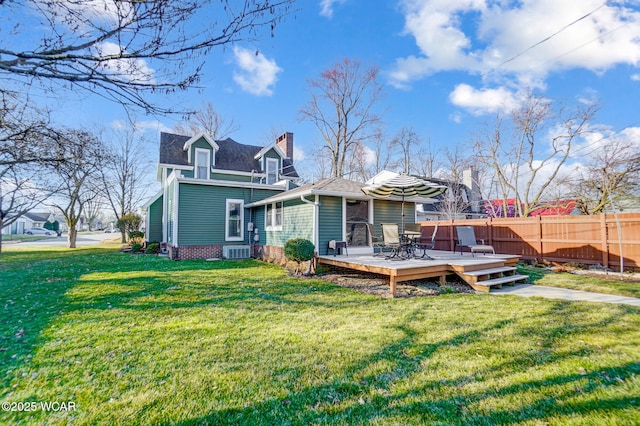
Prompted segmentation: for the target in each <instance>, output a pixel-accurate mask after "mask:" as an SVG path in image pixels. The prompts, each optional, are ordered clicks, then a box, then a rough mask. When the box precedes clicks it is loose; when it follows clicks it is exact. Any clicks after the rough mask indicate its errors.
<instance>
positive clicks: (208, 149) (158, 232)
mask: <svg viewBox="0 0 640 426" xmlns="http://www.w3.org/2000/svg"><path fill="white" fill-rule="evenodd" d="M157 178H158V180H159V181H160V183H161V190H160V192H158V194H156V195H155V196H154V197H152V198H151V199H150V200H149V201H148V202H147V203H146V204H145V206H144V208H145V209H146V227H145V229H146V239H147V241H149V242H152V241H157V242H160V243H161V245H162V247H163V249H164V250H166V252H167V253H168V255H169V257H170V258H172V259H176V260H177V259H194V258H220V257H249V256H250V255H251V254H252V253H251V250H252V248H253V243H254V242H255V232H254V229H255V227H254V226H253V221H254V218H253V217H252V210H250V209H248V208H247V207H246V206H247V205H249V204H251V203H254V202H256V201H259V200H262V199H265V198H268V197H271V196H274V195H277V194H281V193H283V192H285V191H287V190H290V189H292V188H294V187H295V184H294V181H295V180H297V179H298V174H297V172H296V170H295V168H294V166H293V134H292V133H284V134H283V135H282V136H280V137H278V138H277V139H276V141H275V142H274V143H273V144H271V145H268V146H266V147H261V146H254V145H244V144H240V143H238V142H236V141H234V140H233V139H230V138H227V139H225V140H213V139H212V138H211V137H210V136H209V135H207V134H199V135H196V136H193V137H189V136H182V135H175V134H171V133H161V136H160V155H159V164H158V170H157Z"/></svg>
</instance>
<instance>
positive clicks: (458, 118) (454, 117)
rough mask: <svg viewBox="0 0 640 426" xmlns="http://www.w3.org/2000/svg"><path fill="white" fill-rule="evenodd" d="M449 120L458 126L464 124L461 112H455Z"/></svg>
mask: <svg viewBox="0 0 640 426" xmlns="http://www.w3.org/2000/svg"><path fill="white" fill-rule="evenodd" d="M449 120H451V121H453V122H454V123H456V124H460V123H462V114H460V113H459V112H454V113H453V114H451V115H449Z"/></svg>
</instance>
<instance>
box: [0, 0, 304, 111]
mask: <svg viewBox="0 0 640 426" xmlns="http://www.w3.org/2000/svg"><path fill="white" fill-rule="evenodd" d="M293 2H294V0H276V1H269V0H246V1H241V2H240V1H230V0H222V1H218V0H201V1H189V0H154V1H136V0H100V1H97V0H96V1H86V0H67V1H58V0H24V1H7V2H5V1H0V7H1V8H2V11H3V13H2V14H0V16H1V18H0V20H1V21H2V23H1V24H0V27H1V28H3V29H10V30H8V31H4V32H3V39H2V47H0V75H3V76H4V77H3V78H4V79H6V80H9V81H12V82H13V83H14V84H15V83H24V84H25V85H27V84H30V83H31V82H32V81H33V80H38V81H40V82H44V83H49V84H51V85H52V87H54V86H55V88H56V89H59V88H60V87H63V88H68V87H78V88H81V89H83V90H85V91H88V92H90V93H95V94H98V95H100V96H103V97H105V98H107V99H110V100H113V101H116V102H119V103H121V104H122V105H125V106H129V105H135V106H137V107H140V108H143V109H144V110H146V111H151V112H171V108H170V107H168V106H166V105H165V106H161V105H154V104H152V103H151V102H149V101H148V100H147V99H146V95H147V94H151V93H154V92H155V93H158V92H160V93H172V92H175V91H177V90H184V89H187V88H189V87H193V86H194V85H196V84H197V83H198V81H199V80H200V77H201V74H202V67H203V64H204V60H205V58H206V55H207V54H208V53H209V52H210V51H211V50H212V49H213V48H215V47H219V46H224V45H227V44H230V43H233V42H237V41H240V40H243V39H250V38H254V37H256V36H257V34H258V31H259V30H260V29H261V28H267V29H269V30H270V31H271V32H272V33H273V31H274V29H275V27H276V26H277V25H278V24H279V23H280V22H281V20H282V18H283V16H285V15H286V14H288V13H289V12H290V9H291V6H292V4H293ZM16 17H20V18H23V17H26V18H25V21H26V22H22V21H19V20H18V19H17V18H16ZM14 20H15V21H14ZM57 93H59V90H57Z"/></svg>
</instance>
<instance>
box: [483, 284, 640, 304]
mask: <svg viewBox="0 0 640 426" xmlns="http://www.w3.org/2000/svg"><path fill="white" fill-rule="evenodd" d="M490 294H497V295H501V294H513V295H516V296H523V297H544V298H546V299H561V300H580V301H587V302H600V303H619V304H623V305H631V306H640V299H637V298H635V297H625V296H615V295H612V294H601V293H591V292H589V291H581V290H569V289H565V288H556V287H545V286H542V285H532V284H517V285H515V286H513V287H508V286H503V287H502V288H496V289H491V293H490Z"/></svg>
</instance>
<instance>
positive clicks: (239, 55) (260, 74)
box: [233, 47, 282, 96]
mask: <svg viewBox="0 0 640 426" xmlns="http://www.w3.org/2000/svg"><path fill="white" fill-rule="evenodd" d="M233 54H234V57H235V61H236V65H237V66H238V67H239V68H240V71H238V72H234V74H233V80H234V81H235V82H236V83H238V85H239V86H240V87H241V88H242V90H244V91H245V92H249V93H251V94H254V95H256V96H271V94H273V90H272V87H271V86H273V85H274V84H275V83H276V81H277V80H278V73H279V72H281V71H282V68H280V67H279V66H278V65H277V64H276V61H275V60H269V59H267V58H266V57H265V56H264V55H263V54H262V53H260V52H257V53H256V52H254V51H251V50H249V49H243V48H241V47H234V49H233Z"/></svg>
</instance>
